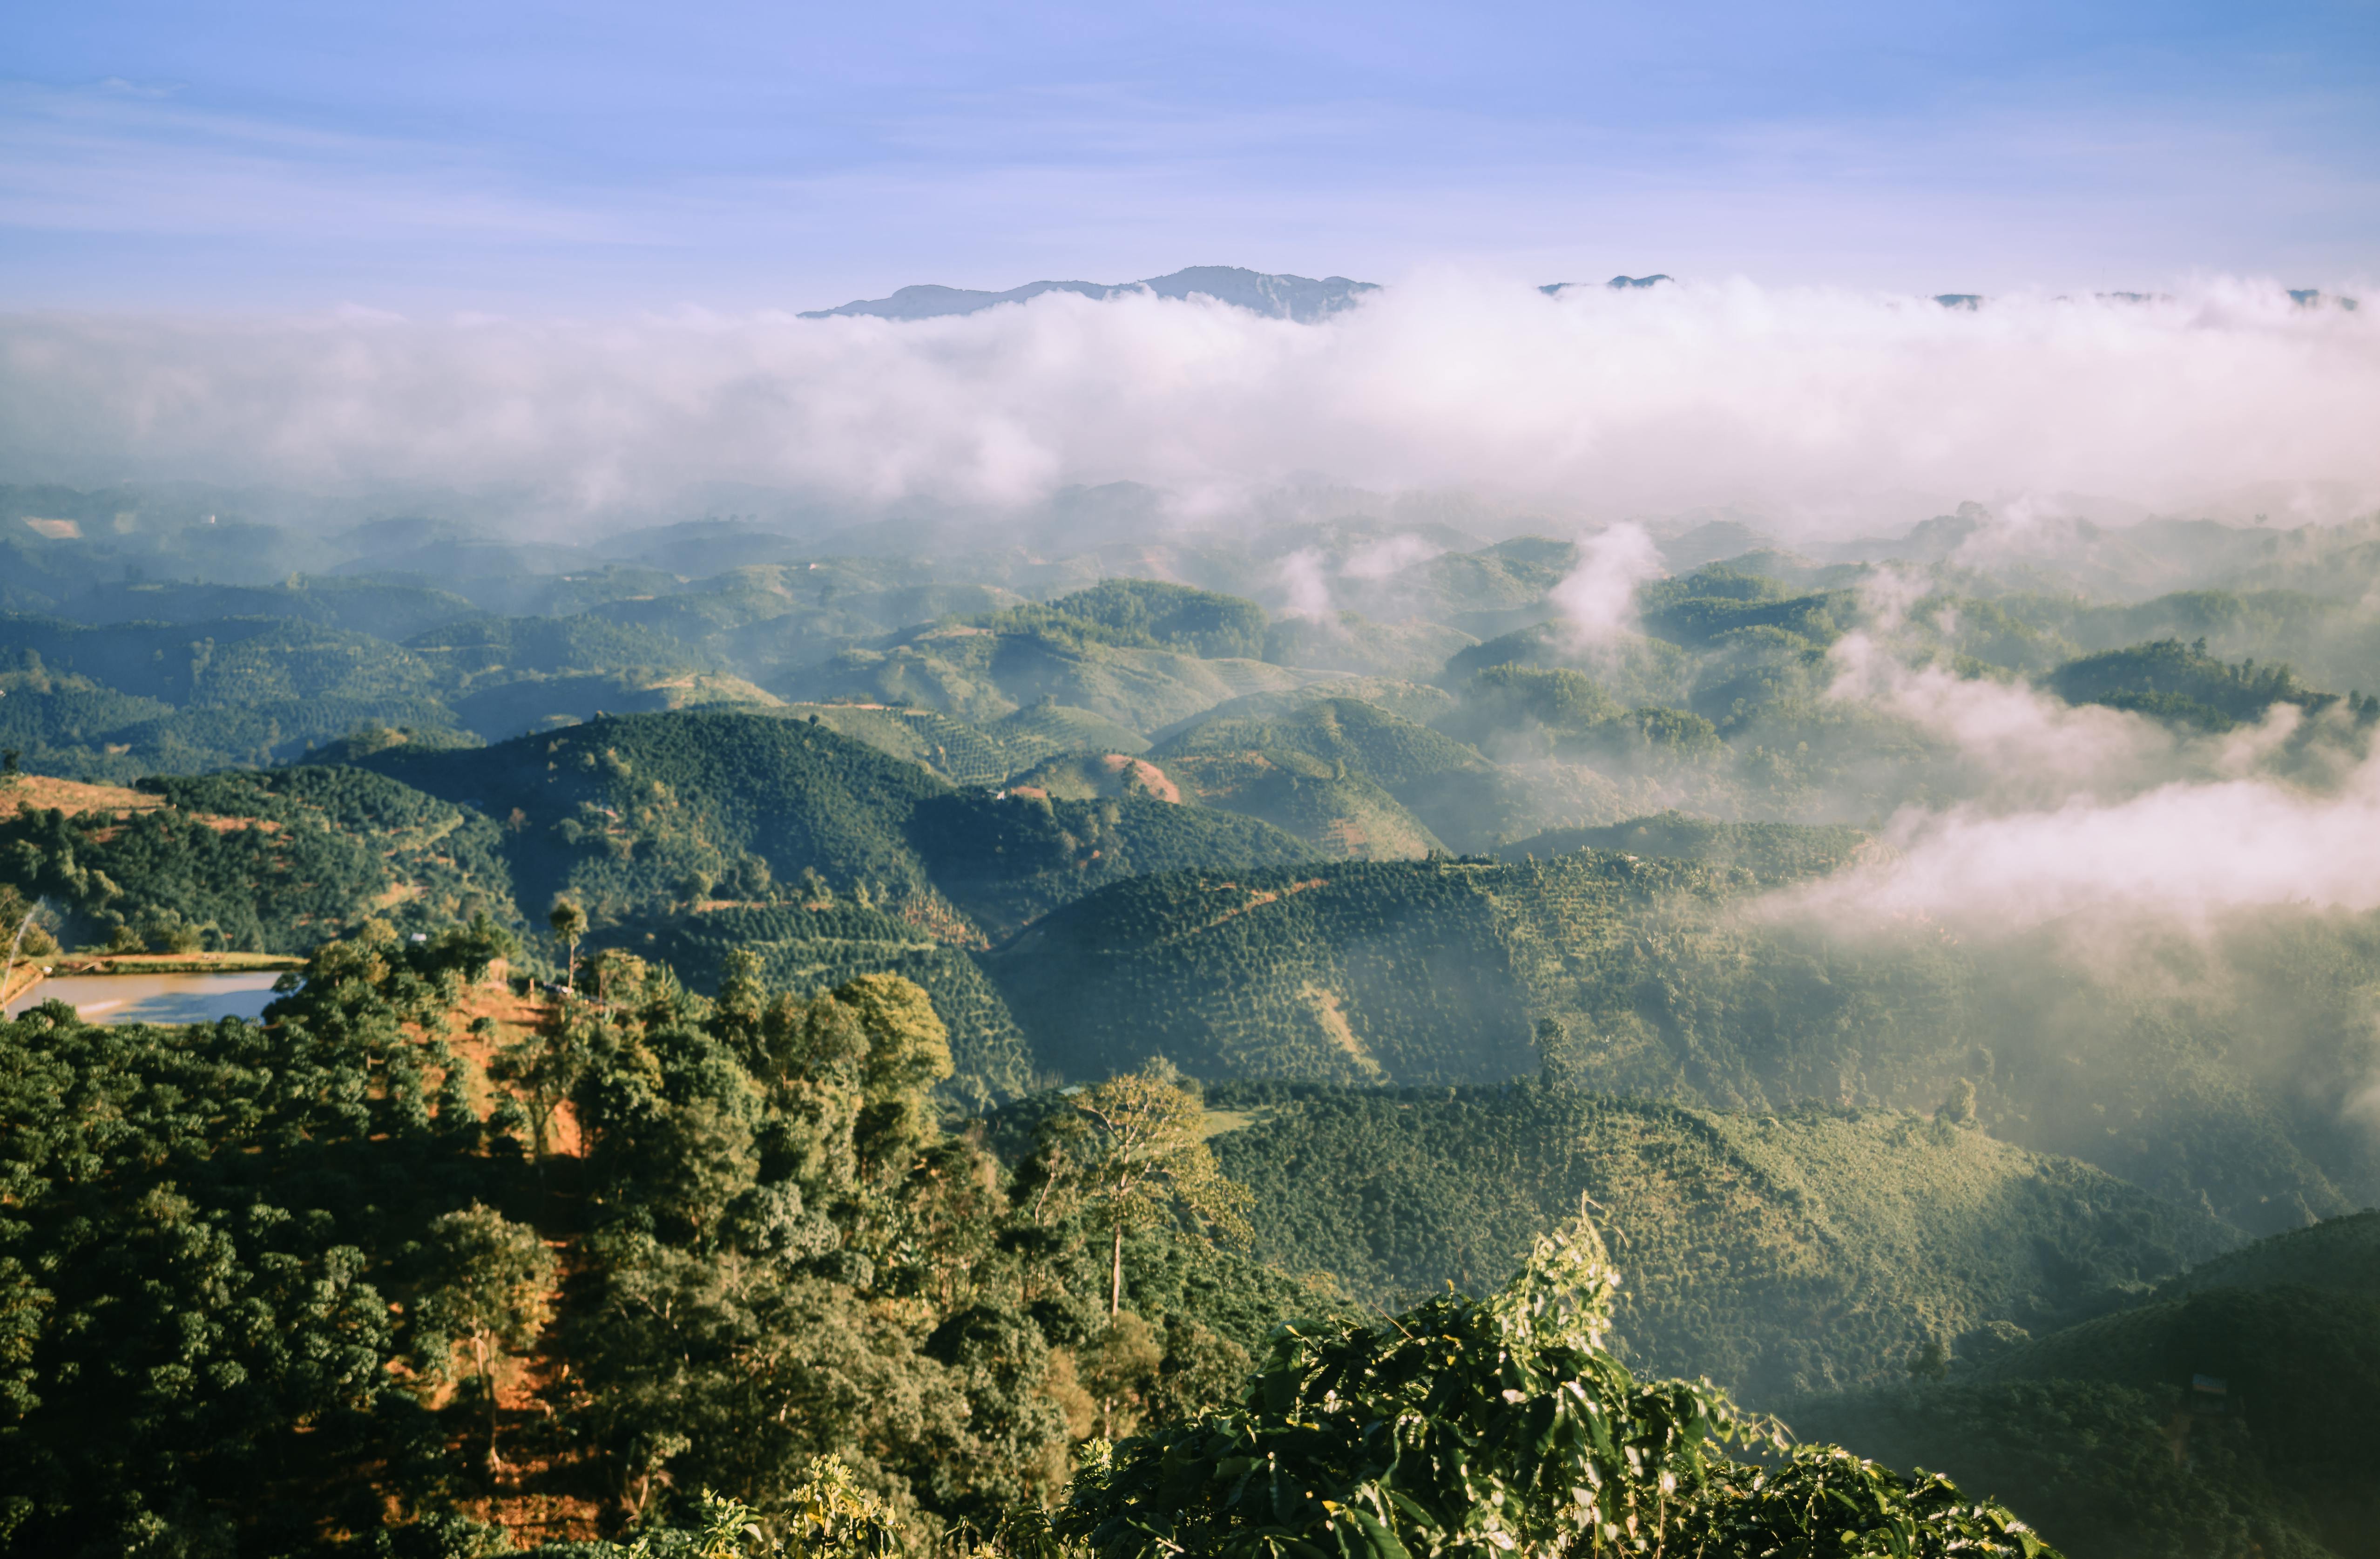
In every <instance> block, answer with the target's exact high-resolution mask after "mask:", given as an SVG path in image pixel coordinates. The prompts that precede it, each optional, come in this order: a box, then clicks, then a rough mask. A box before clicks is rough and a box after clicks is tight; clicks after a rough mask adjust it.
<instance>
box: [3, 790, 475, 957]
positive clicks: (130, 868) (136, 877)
mask: <svg viewBox="0 0 2380 1559" xmlns="http://www.w3.org/2000/svg"><path fill="white" fill-rule="evenodd" d="M142 789H144V790H146V791H147V792H149V793H150V794H152V795H154V796H158V797H160V798H163V800H164V805H162V806H159V807H156V808H154V809H152V810H141V811H133V812H127V813H123V814H116V813H109V812H95V813H84V814H81V815H78V816H67V815H66V814H64V813H63V812H61V811H58V810H47V811H42V810H31V809H24V810H19V811H18V812H17V813H16V815H14V816H13V817H10V818H8V819H6V821H5V822H0V883H6V884H8V885H10V886H13V887H15V888H17V889H18V891H19V892H20V893H22V894H23V895H24V896H25V897H27V898H29V899H30V898H32V897H35V896H37V895H47V896H48V897H49V898H50V899H51V901H52V903H53V904H54V905H55V907H58V908H59V909H60V910H61V912H62V913H63V914H64V915H65V916H66V922H67V923H66V933H67V934H66V937H65V940H66V941H67V943H68V944H95V943H105V942H107V941H108V940H109V939H110V938H111V937H112V936H114V935H115V934H117V932H118V931H119V928H120V929H122V930H126V931H129V932H131V933H132V934H134V935H136V936H138V937H140V938H141V939H142V940H143V941H145V942H146V943H147V944H149V945H151V946H152V948H153V949H154V950H156V951H160V952H163V951H167V950H169V949H175V948H179V947H181V946H185V945H188V946H199V947H206V948H212V949H233V950H237V951H244V952H266V953H305V952H309V951H310V950H311V949H312V948H313V947H314V945H315V944H317V943H320V942H322V941H324V940H326V939H327V938H329V937H332V936H335V935H337V934H339V933H340V932H342V931H343V930H344V929H346V928H347V927H351V926H353V925H355V924H356V923H357V922H358V921H360V920H364V919H365V918H366V917H368V916H370V917H377V918H379V919H382V920H388V921H390V922H391V923H393V924H395V926H396V927H397V928H398V929H400V930H403V931H413V930H420V931H424V932H428V931H433V930H435V929H437V928H439V927H441V926H443V925H445V924H447V923H449V922H450V921H453V920H468V919H470V918H471V917H472V916H473V915H476V914H479V913H482V912H484V913H486V914H488V915H489V916H491V917H492V919H494V920H497V921H498V922H500V923H507V922H508V923H511V924H513V925H515V926H517V925H518V924H519V915H518V912H517V911H516V908H515V907H514V900H513V892H512V877H511V872H510V871H509V869H508V867H507V864H506V861H505V859H504V850H503V849H502V847H501V844H500V840H501V834H499V831H498V830H497V828H496V826H495V825H494V824H493V823H492V822H489V820H488V819H487V818H485V817H483V816H481V815H480V814H479V813H478V812H476V811H472V810H468V809H466V808H462V807H458V806H455V805H453V804H452V803H449V802H446V801H443V800H440V799H438V798H434V797H431V796H429V795H425V794H423V793H422V792H421V791H419V790H416V789H413V788H411V787H410V786H405V785H401V784H398V783H397V782H396V781H395V780H392V779H389V778H386V777H385V776H383V775H381V774H377V773H367V772H365V771H363V770H360V769H353V768H332V767H305V768H296V769H281V770H273V771H269V772H266V773H225V774H212V775H205V776H201V777H198V778H188V779H162V780H146V781H143V782H142Z"/></svg>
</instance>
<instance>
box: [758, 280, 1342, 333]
mask: <svg viewBox="0 0 2380 1559" xmlns="http://www.w3.org/2000/svg"><path fill="white" fill-rule="evenodd" d="M1378 290H1379V286H1378V283H1374V282H1357V281H1350V280H1348V279H1347V278H1346V277H1345V276H1325V277H1323V278H1322V279H1321V280H1319V281H1317V280H1316V279H1315V278H1313V277H1312V276H1292V275H1274V274H1269V273H1267V272H1263V271H1250V270H1246V269H1244V268H1242V267H1240V266H1237V265H1193V266H1190V267H1189V268H1188V269H1186V270H1181V271H1176V272H1174V273H1172V274H1171V275H1165V276H1150V277H1147V279H1145V280H1142V281H1137V282H1114V283H1109V282H1027V283H1026V285H1025V286H1019V287H1011V288H1009V289H1008V290H1007V291H1006V292H984V291H979V290H977V289H975V288H971V287H959V286H933V285H931V284H926V285H921V286H905V287H903V288H901V289H900V290H899V291H897V292H895V293H894V294H893V295H892V297H890V298H859V299H856V300H855V301H853V302H850V303H845V304H844V305H843V306H842V307H841V308H839V309H816V310H812V311H809V312H808V313H806V314H804V315H802V318H804V319H806V320H824V319H833V318H836V317H838V316H847V315H866V316H868V317H870V318H874V319H880V320H928V319H939V318H941V317H942V316H944V315H948V314H972V313H975V312H977V311H980V310H984V309H990V308H993V307H996V306H997V305H999V304H1002V303H1024V302H1026V301H1029V300H1030V299H1032V298H1038V297H1040V296H1041V295H1042V294H1043V293H1045V292H1072V293H1077V294H1080V295H1081V296H1082V297H1085V298H1099V299H1106V298H1118V297H1122V296H1123V295H1124V294H1127V293H1134V292H1145V293H1148V294H1151V295H1153V296H1155V297H1158V298H1214V299H1215V300H1216V301H1217V302H1219V303H1228V304H1231V305H1232V306H1233V307H1234V308H1239V309H1246V310H1248V311H1251V312H1253V313H1258V314H1263V315H1265V316H1266V317H1268V318H1270V319H1276V320H1296V321H1298V322H1300V323H1305V324H1311V323H1314V322H1316V321H1317V320H1320V319H1324V318H1327V317H1329V316H1330V315H1331V314H1335V313H1337V312H1338V311H1340V310H1342V309H1346V308H1351V307H1353V306H1354V303H1355V300H1356V299H1357V298H1360V297H1362V296H1363V295H1364V294H1365V293H1367V292H1378Z"/></svg>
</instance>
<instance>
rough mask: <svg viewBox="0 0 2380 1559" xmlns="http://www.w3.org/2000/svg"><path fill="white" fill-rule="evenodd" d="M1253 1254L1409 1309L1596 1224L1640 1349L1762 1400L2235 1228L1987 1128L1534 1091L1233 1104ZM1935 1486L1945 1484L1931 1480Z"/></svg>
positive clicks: (1224, 1103)
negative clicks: (1618, 1266) (1250, 1201)
mask: <svg viewBox="0 0 2380 1559" xmlns="http://www.w3.org/2000/svg"><path fill="white" fill-rule="evenodd" d="M1209 1102H1210V1104H1211V1106H1212V1107H1213V1108H1215V1109H1217V1110H1219V1111H1221V1112H1224V1118H1225V1119H1226V1120H1236V1119H1242V1118H1245V1122H1246V1124H1245V1125H1241V1126H1239V1127H1236V1129H1233V1130H1230V1131H1228V1132H1226V1133H1225V1134H1224V1135H1222V1136H1220V1137H1218V1138H1216V1139H1215V1150H1216V1152H1217V1154H1218V1156H1219V1157H1220V1160H1221V1162H1222V1163H1223V1166H1224V1168H1225V1170H1226V1172H1227V1173H1229V1174H1231V1175H1233V1177H1234V1178H1237V1179H1239V1180H1241V1181H1243V1182H1245V1184H1246V1185H1247V1186H1248V1187H1249V1188H1250V1189H1252V1190H1253V1191H1255V1192H1256V1199H1257V1200H1256V1209H1257V1211H1256V1212H1255V1214H1254V1222H1255V1224H1256V1229H1257V1245H1256V1248H1257V1250H1258V1252H1260V1253H1261V1254H1264V1255H1265V1256H1267V1257H1269V1259H1271V1260H1273V1261H1280V1262H1283V1263H1293V1262H1298V1261H1305V1262H1311V1263H1313V1264H1315V1265H1318V1266H1319V1267H1321V1268H1323V1269H1324V1270H1325V1271H1328V1272H1330V1273H1332V1274H1333V1275H1334V1276H1336V1277H1337V1278H1339V1279H1340V1280H1341V1281H1342V1283H1344V1284H1346V1285H1347V1286H1348V1287H1349V1289H1350V1290H1351V1291H1352V1292H1354V1293H1355V1294H1357V1295H1359V1296H1361V1297H1366V1298H1370V1299H1373V1300H1375V1301H1377V1302H1379V1303H1382V1304H1386V1305H1390V1306H1391V1307H1393V1306H1394V1305H1396V1304H1398V1303H1401V1302H1404V1301H1406V1300H1409V1299H1410V1298H1412V1297H1415V1296H1419V1295H1425V1294H1429V1293H1432V1292H1436V1291H1437V1290H1439V1289H1440V1288H1442V1287H1443V1286H1444V1285H1447V1284H1448V1283H1451V1284H1453V1285H1455V1286H1456V1287H1458V1288H1462V1289H1464V1290H1466V1291H1469V1290H1476V1289H1478V1288H1480V1287H1482V1286H1484V1285H1487V1284H1489V1283H1492V1282H1494V1281H1495V1274H1496V1273H1500V1272H1501V1271H1503V1270H1504V1269H1505V1268H1506V1267H1508V1266H1509V1265H1510V1264H1511V1263H1512V1261H1513V1259H1514V1256H1515V1254H1516V1253H1517V1252H1519V1251H1522V1250H1525V1249H1526V1248H1528V1245H1529V1242H1530V1241H1531V1240H1532V1239H1534V1238H1536V1236H1539V1235H1541V1234H1544V1233H1546V1232H1547V1231H1548V1230H1551V1229H1556V1228H1560V1227H1561V1226H1563V1225H1564V1224H1567V1223H1568V1222H1569V1221H1570V1220H1571V1219H1573V1218H1574V1217H1576V1216H1577V1215H1578V1212H1579V1210H1580V1208H1581V1207H1582V1206H1585V1207H1587V1208H1589V1209H1591V1210H1592V1211H1593V1212H1594V1216H1595V1219H1596V1222H1597V1224H1598V1225H1599V1226H1600V1227H1601V1229H1602V1231H1603V1236H1604V1238H1605V1240H1606V1241H1607V1242H1608V1243H1609V1246H1610V1248H1611V1250H1612V1252H1613V1259H1614V1260H1615V1261H1621V1262H1623V1263H1624V1264H1625V1266H1626V1269H1627V1272H1628V1274H1629V1281H1628V1283H1627V1285H1626V1286H1625V1287H1623V1288H1622V1289H1621V1293H1620V1296H1619V1300H1618V1306H1617V1309H1616V1310H1615V1312H1614V1319H1615V1322H1616V1324H1617V1327H1618V1332H1619V1336H1620V1340H1621V1346H1622V1350H1623V1352H1624V1354H1625V1355H1626V1357H1628V1358H1631V1359H1632V1360H1634V1361H1637V1362H1638V1363H1639V1364H1640V1366H1641V1367H1643V1368H1645V1369H1648V1370H1655V1371H1658V1372H1660V1373H1664V1374H1678V1373H1684V1372H1699V1373H1703V1374H1707V1375H1709V1376H1710V1377H1711V1378H1712V1379H1714V1380H1716V1381H1717V1382H1719V1383H1720V1384H1721V1385H1724V1386H1727V1387H1729V1388H1730V1390H1732V1391H1734V1392H1735V1393H1736V1394H1737V1395H1739V1396H1740V1397H1742V1398H1743V1399H1744V1400H1747V1401H1750V1402H1753V1403H1755V1404H1756V1405H1761V1406H1773V1405H1775V1404H1777V1403H1779V1402H1780V1401H1782V1400H1784V1399H1786V1398H1787V1397H1789V1396H1791V1395H1796V1394H1807V1393H1811V1392H1815V1391H1823V1390H1828V1389H1832V1388H1838V1387H1842V1386H1847V1385H1854V1384H1864V1383H1868V1382H1876V1381H1879V1380H1885V1379H1889V1378H1897V1377H1900V1376H1902V1375H1903V1374H1904V1372H1905V1371H1904V1370H1903V1365H1904V1363H1905V1361H1906V1359H1907V1358H1908V1357H1909V1355H1910V1354H1911V1353H1912V1352H1913V1350H1916V1349H1918V1348H1920V1347H1922V1346H1924V1345H1925V1343H1926V1342H1928V1341H1931V1340H1933V1339H1936V1338H1955V1337H1960V1336H1963V1335H1967V1334H1989V1333H1991V1332H1992V1331H1993V1329H1994V1328H2006V1327H2010V1326H2014V1327H2021V1328H2023V1329H2025V1330H2028V1331H2032V1332H2044V1331H2047V1330H2051V1329H2053V1328H2055V1327H2056V1326H2058V1325H2059V1324H2061V1323H2063V1322H2064V1321H2068V1320H2070V1319H2073V1318H2075V1317H2078V1316H2083V1315H2089V1314H2091V1313H2093V1312H2095V1311H2098V1310H2103V1309H2109V1308H2111V1307H2113V1306H2116V1305H2119V1304H2123V1303H2127V1302H2131V1301H2133V1300H2136V1299H2137V1298H2138V1297H2141V1296H2143V1295H2145V1294H2146V1293H2147V1292H2148V1291H2149V1288H2150V1286H2151V1285H2153V1284H2155V1282H2157V1281H2158V1280H2160V1279H2163V1278H2167V1277H2169V1276H2171V1275H2173V1274H2175V1273H2179V1272H2180V1271H2181V1270H2182V1269H2183V1267H2184V1266H2185V1265H2187V1264H2188V1263H2190V1262H2192V1261H2199V1260H2202V1259H2204V1258H2205V1257H2207V1256H2210V1255H2213V1254H2214V1253H2216V1252H2217V1251H2219V1250H2222V1249H2225V1248H2228V1246H2229V1245H2230V1244H2231V1243H2232V1242H2233V1241H2234V1240H2236V1239H2237V1237H2238V1236H2237V1233H2236V1231H2234V1230H2232V1229H2230V1228H2228V1227H2227V1226H2226V1225H2224V1224H2221V1223H2219V1222H2218V1221H2216V1220H2215V1219H2213V1218H2211V1217H2208V1216H2207V1215H2206V1214H2204V1212H2192V1211H2188V1210H2185V1209H2182V1208H2180V1207H2178V1206H2176V1205H2173V1204H2171V1203H2168V1202H2165V1201H2163V1200H2160V1199H2158V1198H2156V1197H2154V1196H2152V1195H2149V1194H2148V1193H2146V1192H2143V1191H2141V1190H2139V1189H2137V1188H2134V1187H2132V1186H2130V1185H2127V1184H2125V1183H2124V1182H2123V1181H2121V1180H2119V1179H2116V1178H2115V1177H2114V1176H2112V1175H2106V1174H2104V1173H2101V1172H2099V1171H2095V1170H2093V1169H2091V1168H2089V1167H2087V1166H2085V1165H2083V1164H2081V1163H2074V1162H2072V1161H2071V1160H2061V1159H2054V1158H2044V1157H2042V1156H2039V1155H2036V1154H2033V1153H2028V1152H2025V1151H2022V1150H2020V1149H2016V1148H2012V1147H2010V1146H2009V1145H2007V1144H2006V1143H2002V1142H1998V1141H1995V1140H1993V1139H1991V1138H1989V1137H1988V1136H1986V1135H1985V1134H1984V1133H1983V1132H1981V1131H1980V1130H1977V1129H1976V1128H1975V1127H1974V1126H1973V1123H1972V1122H1968V1123H1966V1124H1963V1125H1962V1124H1959V1123H1957V1122H1955V1121H1953V1120H1952V1119H1950V1118H1949V1117H1948V1116H1940V1117H1937V1118H1935V1119H1928V1118H1927V1117H1926V1116H1925V1115H1920V1114H1906V1113H1900V1112H1889V1111H1873V1110H1871V1111H1817V1110H1804V1111H1800V1112H1795V1113H1792V1114H1781V1115H1743V1114H1717V1113H1714V1112H1711V1111H1706V1110H1693V1109H1684V1108H1681V1107H1679V1106H1676V1105H1671V1104H1659V1103H1654V1102H1648V1101H1644V1100H1637V1099H1624V1098H1616V1097H1614V1096H1611V1095H1609V1094H1596V1093H1585V1092H1581V1091H1578V1090H1572V1089H1566V1088H1561V1087H1559V1086H1554V1087H1548V1086H1547V1085H1545V1084H1543V1083H1540V1082H1534V1081H1524V1082H1523V1083H1520V1084H1517V1085H1508V1086H1505V1087H1501V1088H1494V1089H1479V1088H1472V1089H1449V1090H1422V1089H1404V1090H1393V1091H1363V1090H1324V1089H1318V1088H1316V1087H1314V1086H1312V1085H1271V1086H1263V1085H1251V1084H1229V1085H1219V1086H1218V1087H1217V1088H1215V1089H1213V1090H1210V1093H1209ZM1926 1465H1928V1466H1931V1465H1933V1464H1931V1463H1928V1464H1926Z"/></svg>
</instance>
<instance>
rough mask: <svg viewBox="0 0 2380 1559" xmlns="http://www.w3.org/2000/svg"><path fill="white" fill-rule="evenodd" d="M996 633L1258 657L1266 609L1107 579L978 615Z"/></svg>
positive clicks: (1152, 583) (1156, 584) (1181, 588)
mask: <svg viewBox="0 0 2380 1559" xmlns="http://www.w3.org/2000/svg"><path fill="white" fill-rule="evenodd" d="M976 621H977V624H978V625H979V626H981V627H988V628H990V629H992V630H994V631H995V632H1003V633H1007V632H1028V633H1035V634H1039V635H1044V636H1047V637H1050V638H1053V639H1061V640H1064V641H1072V642H1074V643H1075V644H1082V643H1105V644H1117V645H1125V646H1130V647H1134V648H1142V649H1160V650H1180V651H1183V652H1187V653H1189V654H1193V655H1198V656H1202V657H1206V658H1209V659H1214V658H1230V657H1240V658H1245V659H1249V660H1256V659H1260V658H1262V657H1263V655H1264V651H1265V622H1266V619H1265V611H1264V608H1263V607H1261V606H1259V605H1257V603H1255V602H1253V601H1243V600H1241V599H1240V598H1239V597H1237V596H1232V595H1218V594H1216V593H1215V592H1214V591H1203V590H1193V589H1191V588H1190V587H1189V586H1187V585H1173V584H1165V583H1162V582H1160V581H1159V580H1156V579H1102V580H1100V581H1099V583H1098V584H1096V585H1093V586H1092V587H1091V588H1090V589H1088V590H1084V591H1075V593H1074V594H1072V595H1063V596H1060V597H1059V598H1058V599H1057V600H1055V601H1052V602H1050V603H1048V604H1047V605H1041V606H1014V607H1011V608H1009V609H1008V610H1007V611H1005V612H1000V613H995V614H993V615H990V616H986V617H978V618H977V619H976Z"/></svg>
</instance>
